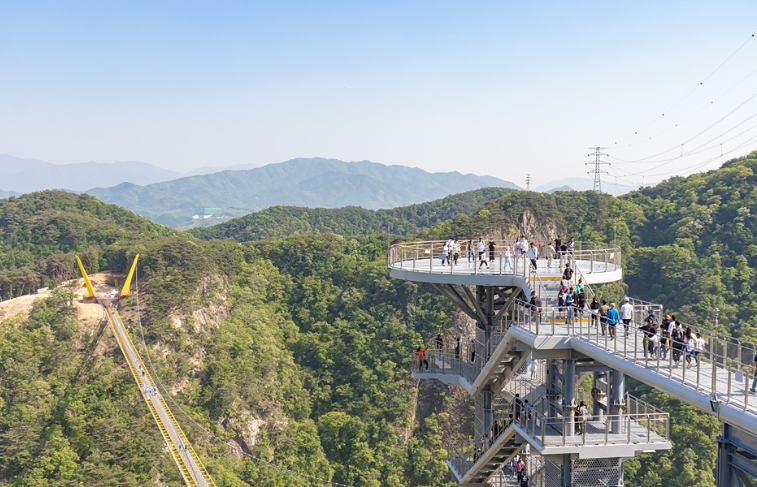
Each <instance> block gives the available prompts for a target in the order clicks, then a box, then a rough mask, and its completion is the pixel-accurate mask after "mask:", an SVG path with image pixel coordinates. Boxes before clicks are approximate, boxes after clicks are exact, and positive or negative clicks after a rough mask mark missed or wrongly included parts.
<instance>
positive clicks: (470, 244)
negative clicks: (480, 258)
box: [468, 239, 476, 264]
mask: <svg viewBox="0 0 757 487" xmlns="http://www.w3.org/2000/svg"><path fill="white" fill-rule="evenodd" d="M475 260H476V253H475V252H474V251H473V239H471V240H468V263H469V264H470V263H471V262H475Z"/></svg>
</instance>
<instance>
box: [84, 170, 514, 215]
mask: <svg viewBox="0 0 757 487" xmlns="http://www.w3.org/2000/svg"><path fill="white" fill-rule="evenodd" d="M490 186H501V187H506V188H517V186H515V185H514V184H512V183H510V182H507V181H503V180H501V179H497V178H493V177H488V176H476V175H473V174H460V173H459V172H448V173H429V172H426V171H424V170H422V169H417V168H410V167H405V166H385V165H383V164H377V163H374V162H369V161H360V162H342V161H338V160H336V159H319V158H314V159H293V160H291V161H286V162H282V163H279V164H268V165H266V166H263V167H258V168H255V169H250V170H246V171H222V172H219V173H215V174H207V175H200V176H191V177H185V178H180V179H176V180H173V181H165V182H161V183H156V184H150V185H147V186H137V185H135V184H131V183H124V184H119V185H118V186H114V187H112V188H95V189H91V190H89V191H87V192H88V193H89V194H91V195H93V196H96V197H98V198H100V199H101V200H102V201H105V202H107V203H114V204H117V205H119V206H122V207H124V208H127V209H130V210H133V211H135V212H137V213H139V214H140V215H143V216H147V217H149V218H151V219H153V220H154V221H157V222H159V223H163V224H166V225H170V226H173V227H182V228H189V227H191V226H197V225H208V224H211V223H216V222H218V221H219V220H218V218H228V217H236V216H241V215H245V214H247V213H250V212H253V211H259V210H262V209H264V208H268V207H271V206H280V205H288V206H302V207H309V208H319V207H324V208H339V207H344V206H360V207H363V208H369V209H378V208H393V207H397V206H404V205H410V204H414V203H422V202H424V201H429V200H434V199H437V198H441V197H444V196H447V195H449V194H454V193H460V192H464V191H470V190H474V189H479V188H484V187H490ZM205 208H219V209H220V210H219V211H217V212H216V213H215V214H214V216H213V218H210V219H207V220H206V219H204V218H200V219H193V218H192V216H193V215H204V214H205Z"/></svg>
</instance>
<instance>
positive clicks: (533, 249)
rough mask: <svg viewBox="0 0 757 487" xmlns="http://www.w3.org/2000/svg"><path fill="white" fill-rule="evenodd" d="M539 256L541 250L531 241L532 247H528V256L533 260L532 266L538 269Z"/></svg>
mask: <svg viewBox="0 0 757 487" xmlns="http://www.w3.org/2000/svg"><path fill="white" fill-rule="evenodd" d="M538 257H539V251H538V249H537V248H536V247H535V246H534V243H533V242H531V248H530V249H528V258H529V259H530V260H531V267H532V268H533V270H536V259H537V258H538Z"/></svg>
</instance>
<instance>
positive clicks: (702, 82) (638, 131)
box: [616, 32, 757, 144]
mask: <svg viewBox="0 0 757 487" xmlns="http://www.w3.org/2000/svg"><path fill="white" fill-rule="evenodd" d="M755 33H757V32H753V33H752V34H751V35H750V36H749V37H747V39H746V40H745V41H744V42H743V43H742V44H741V45H740V46H739V47H738V48H737V49H736V50H735V51H733V52H732V53H731V55H730V56H728V57H727V58H726V59H725V61H723V62H722V63H720V64H719V65H718V66H717V67H716V68H715V69H714V70H712V71H711V72H710V74H708V75H707V76H705V77H704V79H703V80H702V81H700V82H699V84H698V85H696V86H695V87H694V88H693V89H692V90H691V91H689V92H688V93H686V94H685V95H684V96H683V97H682V98H681V99H680V100H678V101H677V102H676V103H674V104H673V105H672V106H671V107H670V108H668V109H667V110H666V111H664V112H662V114H661V115H658V116H657V117H655V118H654V120H652V121H651V122H649V123H648V124H646V125H645V126H643V127H642V128H640V129H639V130H637V131H635V132H634V133H633V134H632V135H629V136H628V137H626V138H624V139H622V140H620V142H625V141H626V140H628V139H630V138H633V137H635V136H636V135H638V134H639V133H640V132H643V131H644V130H646V129H647V128H649V127H650V126H652V125H653V124H655V123H656V122H657V121H658V120H660V119H662V118H664V117H665V114H666V113H668V114H669V113H670V112H671V111H672V110H673V109H675V108H676V107H678V105H680V104H681V103H683V102H684V101H685V100H686V99H687V98H688V97H689V96H691V95H692V94H693V93H694V92H695V91H697V90H698V89H699V88H701V87H702V86H704V83H705V81H707V80H709V79H710V78H711V77H712V76H713V75H714V74H715V73H717V72H718V71H720V68H722V67H723V66H725V64H726V63H727V62H728V61H730V60H731V58H733V56H735V55H736V54H737V53H738V52H739V51H741V49H742V48H743V47H744V46H746V45H747V43H749V41H751V40H752V39H754V36H755ZM737 84H738V83H737ZM616 144H617V142H616Z"/></svg>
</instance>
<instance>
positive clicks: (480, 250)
mask: <svg viewBox="0 0 757 487" xmlns="http://www.w3.org/2000/svg"><path fill="white" fill-rule="evenodd" d="M485 253H486V245H485V244H484V238H483V237H481V238H479V239H478V261H479V264H478V268H479V269H480V268H481V266H482V265H484V264H486V268H487V269H488V268H489V263H488V262H486V259H485V258H484V254H485Z"/></svg>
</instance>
